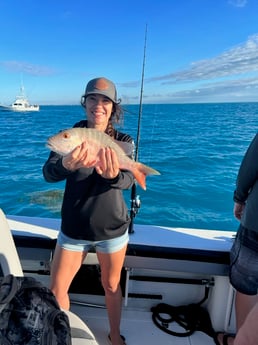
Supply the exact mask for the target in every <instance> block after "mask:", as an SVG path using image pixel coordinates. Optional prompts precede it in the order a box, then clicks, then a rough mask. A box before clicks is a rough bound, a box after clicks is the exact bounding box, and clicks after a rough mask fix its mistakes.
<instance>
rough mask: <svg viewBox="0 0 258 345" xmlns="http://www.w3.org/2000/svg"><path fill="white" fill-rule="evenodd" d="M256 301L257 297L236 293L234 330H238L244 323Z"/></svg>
mask: <svg viewBox="0 0 258 345" xmlns="http://www.w3.org/2000/svg"><path fill="white" fill-rule="evenodd" d="M257 301H258V297H257V295H254V296H249V295H245V294H243V293H241V292H238V291H237V292H236V301H235V308H236V329H237V330H239V329H240V327H241V326H242V325H243V323H244V322H245V319H246V317H247V315H248V314H249V313H250V311H251V310H252V309H253V307H254V305H255V304H256V302H257Z"/></svg>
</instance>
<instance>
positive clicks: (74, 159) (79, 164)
mask: <svg viewBox="0 0 258 345" xmlns="http://www.w3.org/2000/svg"><path fill="white" fill-rule="evenodd" d="M62 164H63V166H64V168H65V169H67V170H71V171H74V170H77V169H79V168H90V167H93V166H94V165H95V164H96V160H93V159H92V158H91V157H90V155H89V152H88V149H87V142H84V143H82V144H81V145H80V146H77V147H76V148H75V149H74V150H73V151H72V152H70V153H69V154H68V155H66V156H64V157H63V158H62Z"/></svg>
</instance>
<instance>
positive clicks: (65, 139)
mask: <svg viewBox="0 0 258 345" xmlns="http://www.w3.org/2000/svg"><path fill="white" fill-rule="evenodd" d="M83 142H86V143H87V148H88V152H89V155H91V156H90V157H91V158H92V161H94V166H97V164H98V162H99V154H100V150H101V149H102V148H106V147H110V148H111V149H113V150H114V151H115V152H116V154H117V158H118V162H119V169H121V170H128V171H131V172H132V174H133V176H134V178H135V180H136V181H137V182H138V184H139V185H140V186H141V187H142V189H144V190H146V176H148V175H160V172H159V171H157V170H155V169H153V168H151V167H149V166H148V165H145V164H143V163H141V162H138V161H135V160H134V159H131V158H129V157H128V155H130V153H132V151H133V144H132V143H128V142H124V141H119V140H114V139H113V138H111V137H110V136H109V135H108V134H106V133H104V132H101V131H99V130H97V129H95V128H85V127H83V128H81V127H73V128H68V129H65V130H63V131H61V132H59V133H57V134H55V135H53V136H51V137H49V138H48V139H47V143H46V146H47V147H48V148H49V149H50V150H51V151H53V152H56V153H58V154H60V155H61V156H65V155H67V154H69V153H70V152H72V151H73V150H74V149H75V148H76V147H77V146H79V145H81V144H82V143H83Z"/></svg>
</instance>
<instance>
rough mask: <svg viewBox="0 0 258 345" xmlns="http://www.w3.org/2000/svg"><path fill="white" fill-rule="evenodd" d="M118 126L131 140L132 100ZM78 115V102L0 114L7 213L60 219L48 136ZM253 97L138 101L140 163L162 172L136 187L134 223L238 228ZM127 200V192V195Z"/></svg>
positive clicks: (255, 115) (255, 114)
mask: <svg viewBox="0 0 258 345" xmlns="http://www.w3.org/2000/svg"><path fill="white" fill-rule="evenodd" d="M125 109H126V112H125V120H124V126H123V128H122V130H123V131H125V132H127V133H129V134H131V135H132V136H133V137H134V138H135V140H136V137H137V126H138V112H139V110H138V106H134V105H130V106H125ZM83 118H84V112H83V109H82V108H81V107H80V106H42V107H41V110H40V112H38V113H14V112H13V113H12V112H6V111H2V112H0V135H1V136H0V141H1V145H0V157H1V184H0V186H1V187H0V188H1V190H0V191H1V193H0V207H1V208H2V209H3V210H4V212H6V213H7V214H13V215H27V216H40V217H45V216H46V217H53V218H56V217H59V216H60V204H61V199H62V191H63V187H64V183H63V182H60V183H53V184H50V183H47V182H45V181H44V179H43V177H42V166H43V164H44V162H45V160H46V159H47V157H48V154H49V151H48V149H47V148H46V147H45V142H46V139H47V137H48V136H50V135H52V134H54V133H56V132H57V131H59V130H60V129H64V128H68V127H71V126H72V125H73V124H74V123H75V122H76V121H79V120H80V119H83ZM257 128H258V103H227V104H182V105H176V104H170V105H164V104H161V105H158V104H156V105H143V109H142V118H141V132H140V144H139V161H141V162H143V163H145V164H148V165H150V166H152V167H153V168H155V169H157V170H159V171H160V172H161V176H150V177H147V190H146V191H143V190H142V189H141V188H140V187H137V194H139V196H140V199H141V208H140V211H139V213H138V215H137V216H136V219H135V222H136V223H139V224H154V225H164V226H172V227H191V228H201V229H219V230H236V228H237V226H238V223H237V221H236V220H235V219H234V217H233V213H232V208H233V201H232V195H233V191H234V185H235V180H236V176H237V171H238V168H239V165H240V163H241V160H242V157H243V155H244V153H245V151H246V149H247V147H248V145H249V143H250V141H251V140H252V138H253V137H254V135H255V134H256V132H257ZM125 198H126V200H127V202H128V206H129V205H130V193H129V192H126V193H125Z"/></svg>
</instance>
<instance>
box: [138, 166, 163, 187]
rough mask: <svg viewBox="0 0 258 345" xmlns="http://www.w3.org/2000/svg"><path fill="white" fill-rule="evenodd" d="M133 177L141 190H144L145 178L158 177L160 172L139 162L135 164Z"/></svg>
mask: <svg viewBox="0 0 258 345" xmlns="http://www.w3.org/2000/svg"><path fill="white" fill-rule="evenodd" d="M133 175H134V177H135V179H136V181H137V182H138V183H139V185H140V186H141V187H142V189H144V190H146V176H148V175H160V172H159V171H157V170H155V169H152V168H151V167H149V166H147V165H144V164H142V163H140V162H135V164H134V169H133Z"/></svg>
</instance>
